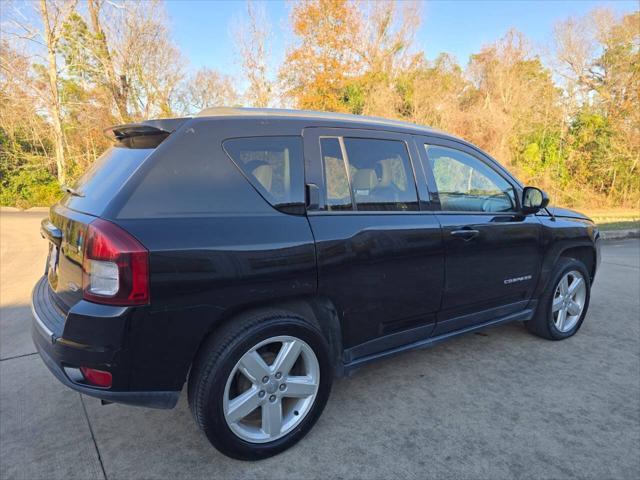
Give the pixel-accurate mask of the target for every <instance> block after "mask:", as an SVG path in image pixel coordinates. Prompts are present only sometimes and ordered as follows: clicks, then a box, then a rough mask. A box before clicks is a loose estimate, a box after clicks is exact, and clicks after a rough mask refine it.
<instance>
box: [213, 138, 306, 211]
mask: <svg viewBox="0 0 640 480" xmlns="http://www.w3.org/2000/svg"><path fill="white" fill-rule="evenodd" d="M222 145H223V147H224V150H225V151H226V152H227V154H228V155H229V157H231V159H232V160H233V162H234V163H235V164H236V165H237V166H238V167H239V168H240V170H242V172H243V173H244V175H245V177H247V179H248V180H249V181H250V182H251V184H252V185H253V186H254V188H256V189H257V190H258V192H260V194H261V195H262V196H263V197H264V198H265V200H267V201H268V202H269V203H270V204H271V205H273V206H274V207H279V208H281V209H282V208H284V209H285V210H286V207H291V206H295V205H299V204H301V203H303V202H304V171H303V161H302V138H301V137H247V138H233V139H229V140H226V141H224V142H223V144H222Z"/></svg>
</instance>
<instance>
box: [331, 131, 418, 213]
mask: <svg viewBox="0 0 640 480" xmlns="http://www.w3.org/2000/svg"><path fill="white" fill-rule="evenodd" d="M344 146H345V150H346V153H347V159H348V163H349V176H350V179H351V188H352V190H353V197H354V199H355V201H356V206H357V209H358V210H377V211H389V210H391V211H394V210H400V211H404V210H418V196H417V193H416V187H415V183H414V180H413V174H412V170H411V163H410V160H409V155H408V153H407V148H406V146H405V144H404V142H400V141H396V140H378V139H369V138H366V139H365V138H345V139H344Z"/></svg>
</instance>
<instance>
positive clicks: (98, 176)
mask: <svg viewBox="0 0 640 480" xmlns="http://www.w3.org/2000/svg"><path fill="white" fill-rule="evenodd" d="M153 150H154V149H153V148H123V147H111V148H110V149H108V150H107V151H106V152H104V153H103V154H102V155H101V156H100V157H99V158H98V159H97V160H96V161H95V162H94V163H93V165H92V166H91V168H90V169H89V170H88V171H87V172H86V173H85V174H84V175H83V176H82V177H81V178H80V179H79V180H78V181H77V182H76V184H75V185H74V189H75V190H77V191H78V192H79V193H80V194H82V195H84V196H82V197H80V196H71V195H67V197H66V198H65V200H64V202H63V203H64V204H65V205H67V206H68V207H70V208H73V209H74V210H78V211H80V212H85V213H89V214H91V215H100V214H101V213H102V212H103V211H104V208H105V207H106V206H107V204H108V203H109V201H111V200H112V199H113V197H114V195H115V193H116V192H117V191H118V190H119V189H120V187H121V186H122V185H123V184H124V182H125V181H126V180H127V179H128V178H129V177H130V176H131V174H132V173H133V172H134V171H135V170H136V168H138V167H139V166H140V164H142V162H143V161H144V159H145V158H147V157H148V156H149V155H150V154H151V152H153Z"/></svg>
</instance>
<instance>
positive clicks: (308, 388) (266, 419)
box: [223, 336, 320, 443]
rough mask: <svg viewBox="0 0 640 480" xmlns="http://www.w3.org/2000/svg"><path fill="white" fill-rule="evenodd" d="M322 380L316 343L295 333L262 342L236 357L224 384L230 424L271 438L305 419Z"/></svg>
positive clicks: (245, 434) (255, 438)
mask: <svg viewBox="0 0 640 480" xmlns="http://www.w3.org/2000/svg"><path fill="white" fill-rule="evenodd" d="M319 385H320V365H319V363H318V359H317V357H316V355H315V353H314V352H313V349H312V348H311V347H310V346H309V345H308V344H307V343H306V342H304V341H303V340H301V339H299V338H296V337H292V336H278V337H272V338H269V339H267V340H264V341H262V342H260V343H258V344H257V345H256V346H254V347H253V348H251V349H250V350H249V351H248V352H246V353H245V354H244V355H243V356H242V357H241V358H240V360H239V361H238V363H236V365H235V367H234V368H233V370H231V373H230V375H229V378H228V379H227V383H226V386H225V389H224V398H223V409H224V417H225V420H226V422H227V425H228V426H229V428H230V429H231V431H233V433H234V434H236V435H237V436H238V437H240V438H241V439H243V440H246V441H248V442H251V443H265V442H272V441H274V440H277V439H278V438H281V437H283V436H285V435H286V434H287V433H289V432H290V431H292V430H293V429H294V428H295V427H296V426H298V425H299V424H300V422H302V420H303V419H304V418H305V416H306V415H307V414H308V413H309V411H310V410H311V408H312V407H313V402H314V400H315V398H316V395H317V393H318V387H319Z"/></svg>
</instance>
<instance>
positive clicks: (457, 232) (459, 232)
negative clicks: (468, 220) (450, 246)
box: [451, 228, 480, 242]
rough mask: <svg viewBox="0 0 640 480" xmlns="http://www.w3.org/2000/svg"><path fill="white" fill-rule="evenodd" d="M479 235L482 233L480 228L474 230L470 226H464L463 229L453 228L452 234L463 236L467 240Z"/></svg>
mask: <svg viewBox="0 0 640 480" xmlns="http://www.w3.org/2000/svg"><path fill="white" fill-rule="evenodd" d="M478 235H480V232H479V231H478V230H472V229H470V228H463V229H461V230H453V231H452V232H451V236H452V237H456V238H461V239H463V240H464V241H465V242H468V241H469V240H471V239H473V238H476V237H477V236H478Z"/></svg>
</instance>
